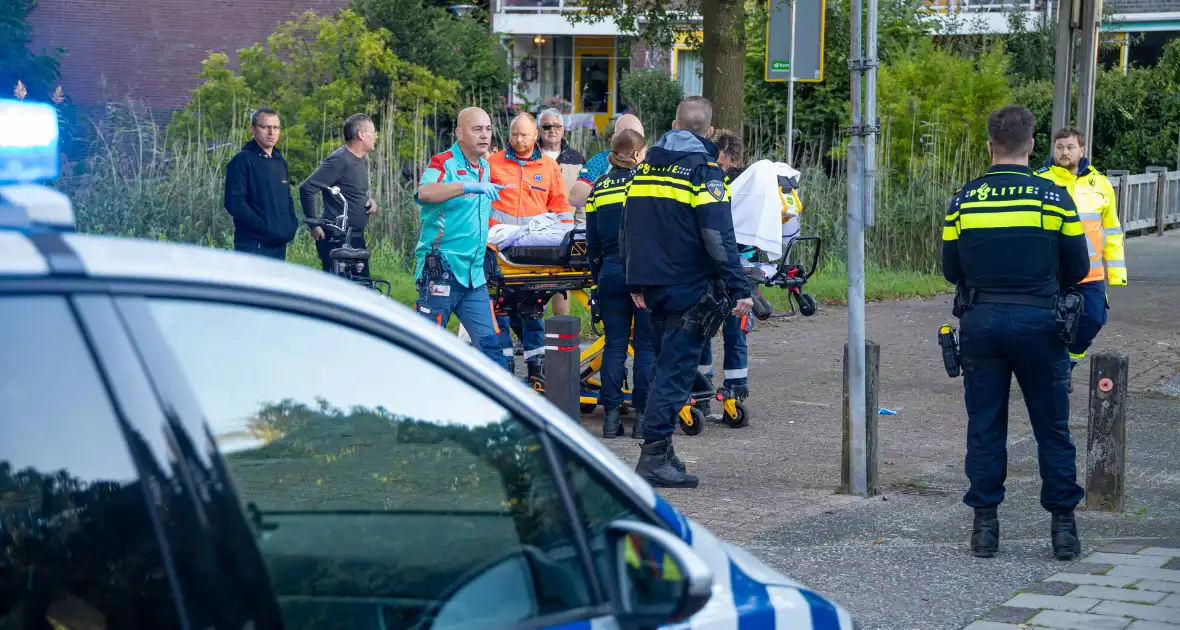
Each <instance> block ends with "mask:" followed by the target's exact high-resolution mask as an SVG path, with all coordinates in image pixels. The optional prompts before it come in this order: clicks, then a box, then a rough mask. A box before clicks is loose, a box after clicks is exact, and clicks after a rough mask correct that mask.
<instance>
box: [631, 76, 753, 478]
mask: <svg viewBox="0 0 1180 630" xmlns="http://www.w3.org/2000/svg"><path fill="white" fill-rule="evenodd" d="M712 118H713V107H712V105H711V104H710V103H709V101H708V99H705V98H704V97H700V96H690V97H688V98H686V99H684V100H683V101H681V102H680V106H679V107H678V108H677V110H676V120H675V121H674V122H673V123H672V127H673V129H672V131H669V132H668V133H666V134H664V136H663V137H662V138H660V140H659V141H658V142H656V143H655V146H653V147H652V148H651V151H650V152H648V154H647V159H646V160H644V162H643V163H642V164H640V165H639V168H638V169H637V170H636V172H635V176H634V177H633V178H632V180H631V183H630V184H629V185H628V187H627V193H626V205H625V206H624V207H623V217H622V228H621V229H620V230H619V232H620V236H619V253H620V257H621V262H622V265H623V274H624V277H625V279H626V283H627V289H628V292H629V293H630V294H631V298H632V300H634V301H635V305H636V306H638V307H639V308H647V309H648V312H649V313H650V317H651V327H652V345H653V346H654V350H655V353H656V365H655V370H653V373H652V380H651V388H650V390H649V393H648V398H647V405H646V408H645V409H644V410H643V420H642V423H641V425H642V430H641V431H639V432H638V433H639V435H641V436H642V437H643V445H642V446H641V447H640V456H639V463H638V464H637V465H636V467H635V472H637V473H639V476H641V477H643V478H644V479H646V480H647V481H648V483H650V484H652V485H653V486H657V487H673V488H695V487H697V483H698V479H697V477H696V476H694V475H690V474H688V473H687V472H686V470H685V466H684V462H683V461H681V460H680V459H679V458H678V457H677V456H676V451H675V449H674V448H673V446H672V434H673V433H674V430H675V428H676V418H677V416H678V415H679V413H680V410H681V409H682V408H683V407H684V406H685V405H686V404H687V403H688V400H689V396H690V394H695V392H693V391H692V389H693V387H692V386H693V381H694V377H695V376H696V374H697V363H698V360H699V359H700V356H701V352H702V351H703V350H704V347H705V344H707V343H708V342H709V340H710V339H711V338H712V337H713V335H715V334H716V333H717V329H718V328H719V327H720V326H721V324H722V322H723V321H724V319H725V317H726V316H727V315H730V314H732V315H736V316H738V317H740V316H742V315H745V314H746V313H749V312H750V309H751V308H753V306H754V302H753V300H752V299H751V296H750V281H749V279H748V277H747V276H746V274H745V272H744V271H743V270H742V265H741V261H740V260H739V258H738V248H737V240H736V239H735V238H734V234H733V216H732V215H731V214H730V204H729V187H728V186H727V185H726V184H725V173H724V172H723V171H722V170H721V167H720V166H719V165H718V164H717V157H718V151H717V146H716V145H714V144H713V143H712V142H711V141H709V140H708V138H709V136H711V135H712V134H713V123H712ZM707 296H709V297H711V298H712V299H711V300H710V299H706V297H707Z"/></svg>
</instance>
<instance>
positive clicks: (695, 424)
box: [676, 407, 705, 435]
mask: <svg viewBox="0 0 1180 630" xmlns="http://www.w3.org/2000/svg"><path fill="white" fill-rule="evenodd" d="M688 418H689V420H688V422H685V421H684V416H677V419H676V421H677V422H678V423H679V424H680V430H681V431H683V432H684V434H685V435H700V433H701V431H704V430H705V414H704V413H703V412H701V410H700V409H697V408H696V407H689V408H688Z"/></svg>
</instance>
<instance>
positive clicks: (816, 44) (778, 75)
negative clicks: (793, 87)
mask: <svg viewBox="0 0 1180 630" xmlns="http://www.w3.org/2000/svg"><path fill="white" fill-rule="evenodd" d="M795 2H796V4H795V19H796V20H797V22H798V23H797V24H796V25H795V38H796V40H797V43H796V44H795V81H798V82H800V83H819V82H821V81H823V80H824V12H825V9H826V3H825V0H795ZM767 4H768V5H769V10H770V19H769V20H768V21H767V22H766V77H765V78H766V80H767V81H772V82H778V81H787V80H788V79H790V77H791V62H790V59H791V1H790V0H767Z"/></svg>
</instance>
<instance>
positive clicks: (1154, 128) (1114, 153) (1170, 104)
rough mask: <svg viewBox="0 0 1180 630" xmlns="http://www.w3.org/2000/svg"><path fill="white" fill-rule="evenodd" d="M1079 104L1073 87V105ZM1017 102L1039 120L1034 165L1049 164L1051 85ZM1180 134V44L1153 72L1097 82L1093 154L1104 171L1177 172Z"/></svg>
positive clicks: (1029, 89)
mask: <svg viewBox="0 0 1180 630" xmlns="http://www.w3.org/2000/svg"><path fill="white" fill-rule="evenodd" d="M1076 98H1077V89H1076V87H1075V89H1074V91H1073V94H1071V96H1070V100H1071V102H1075V101H1076ZM1013 101H1014V102H1016V103H1019V104H1021V105H1024V106H1025V107H1028V108H1029V109H1030V110H1032V112H1033V114H1034V115H1035V116H1036V117H1037V136H1036V146H1035V148H1034V150H1033V156H1032V160H1033V162H1034V163H1038V164H1039V163H1042V162H1045V161H1046V160H1048V159H1049V155H1050V147H1051V145H1052V137H1053V131H1054V130H1053V129H1052V128H1051V124H1052V115H1053V82H1052V80H1051V79H1046V80H1040V81H1032V82H1029V83H1026V84H1024V85H1022V86H1020V87H1018V88H1016V89H1014V90H1013ZM1177 134H1180V40H1174V41H1172V42H1171V43H1169V44H1168V45H1167V47H1165V49H1164V56H1163V58H1162V59H1161V60H1160V62H1159V63H1158V64H1157V65H1155V66H1154V67H1150V68H1128V69H1127V73H1126V74H1123V72H1122V71H1121V70H1117V69H1101V70H1099V71H1098V74H1097V77H1096V79H1095V94H1094V128H1093V138H1092V140H1091V143H1092V144H1093V151H1092V154H1093V156H1094V163H1095V164H1096V165H1097V166H1098V168H1099V169H1101V170H1103V171H1107V170H1112V169H1126V170H1129V171H1131V172H1132V173H1142V172H1144V171H1145V170H1146V168H1147V167H1148V166H1166V167H1169V168H1171V167H1173V166H1174V165H1175V162H1176V143H1177Z"/></svg>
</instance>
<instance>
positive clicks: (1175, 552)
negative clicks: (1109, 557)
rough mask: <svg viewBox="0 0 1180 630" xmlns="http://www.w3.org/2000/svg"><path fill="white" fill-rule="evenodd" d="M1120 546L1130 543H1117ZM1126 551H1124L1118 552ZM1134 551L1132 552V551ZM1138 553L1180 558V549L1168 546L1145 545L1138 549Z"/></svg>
mask: <svg viewBox="0 0 1180 630" xmlns="http://www.w3.org/2000/svg"><path fill="white" fill-rule="evenodd" d="M1118 546H1119V547H1120V548H1125V547H1130V545H1118ZM1118 553H1126V552H1118ZM1132 553H1134V552H1132ZM1137 553H1139V555H1143V556H1168V557H1170V558H1180V549H1173V548H1169V547H1147V548H1144V549H1142V550H1140V551H1138V552H1137Z"/></svg>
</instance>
